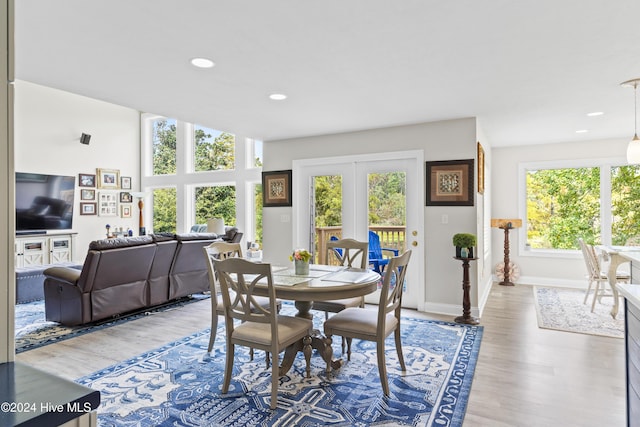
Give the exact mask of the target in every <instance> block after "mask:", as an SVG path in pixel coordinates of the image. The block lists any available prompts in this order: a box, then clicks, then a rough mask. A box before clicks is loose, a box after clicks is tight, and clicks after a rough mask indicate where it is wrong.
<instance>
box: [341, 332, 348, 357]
mask: <svg viewBox="0 0 640 427" xmlns="http://www.w3.org/2000/svg"><path fill="white" fill-rule="evenodd" d="M346 349H347V340H346V339H345V338H344V337H342V355H343V356H344V352H345V350H346Z"/></svg>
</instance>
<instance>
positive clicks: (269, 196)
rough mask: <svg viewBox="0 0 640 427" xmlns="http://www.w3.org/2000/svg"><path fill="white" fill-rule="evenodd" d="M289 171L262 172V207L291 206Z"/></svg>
mask: <svg viewBox="0 0 640 427" xmlns="http://www.w3.org/2000/svg"><path fill="white" fill-rule="evenodd" d="M291 195H292V191H291V170H283V171H273V172H262V206H263V207H272V206H291V205H292V199H291Z"/></svg>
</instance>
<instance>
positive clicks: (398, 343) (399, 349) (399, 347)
mask: <svg viewBox="0 0 640 427" xmlns="http://www.w3.org/2000/svg"><path fill="white" fill-rule="evenodd" d="M394 335H395V337H396V353H398V361H400V369H402V370H403V371H406V370H407V367H406V366H405V364H404V356H403V355H402V341H401V337H400V328H396V331H395V334H394Z"/></svg>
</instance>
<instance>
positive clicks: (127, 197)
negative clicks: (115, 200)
mask: <svg viewBox="0 0 640 427" xmlns="http://www.w3.org/2000/svg"><path fill="white" fill-rule="evenodd" d="M131 202H133V196H132V195H131V193H129V192H127V191H122V192H121V193H120V203H131Z"/></svg>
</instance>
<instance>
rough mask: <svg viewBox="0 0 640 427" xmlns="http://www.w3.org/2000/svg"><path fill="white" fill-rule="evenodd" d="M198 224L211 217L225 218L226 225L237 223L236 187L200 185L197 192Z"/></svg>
mask: <svg viewBox="0 0 640 427" xmlns="http://www.w3.org/2000/svg"><path fill="white" fill-rule="evenodd" d="M195 199H196V200H195V203H196V224H206V223H207V220H208V219H209V218H223V219H224V223H225V225H229V226H233V225H236V187H234V186H222V185H221V186H212V187H198V188H196V192H195Z"/></svg>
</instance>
